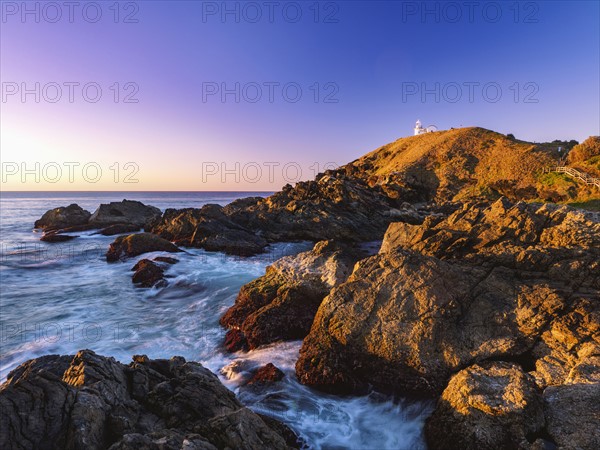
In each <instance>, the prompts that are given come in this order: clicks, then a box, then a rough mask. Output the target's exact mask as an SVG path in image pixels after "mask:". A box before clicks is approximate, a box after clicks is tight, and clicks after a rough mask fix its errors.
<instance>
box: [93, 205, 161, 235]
mask: <svg viewBox="0 0 600 450" xmlns="http://www.w3.org/2000/svg"><path fill="white" fill-rule="evenodd" d="M161 214H162V213H161V211H160V209H158V208H156V207H154V206H148V205H144V204H143V203H142V202H138V201H134V200H123V201H121V202H111V203H108V204H102V205H100V206H99V207H98V209H97V210H96V211H95V212H94V214H92V215H91V217H90V218H89V222H90V224H92V225H95V226H96V227H97V228H104V227H108V226H110V225H135V226H137V227H139V228H142V227H144V226H145V225H146V224H147V223H150V222H152V221H154V220H157V219H158V218H160V216H161Z"/></svg>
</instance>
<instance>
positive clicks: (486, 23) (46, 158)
mask: <svg viewBox="0 0 600 450" xmlns="http://www.w3.org/2000/svg"><path fill="white" fill-rule="evenodd" d="M599 5H600V2H597V1H581V2H577V1H567V2H560V1H547V2H546V1H540V2H514V1H506V2H504V1H500V2H479V1H477V2H462V1H459V2H420V1H419V2H412V1H369V2H362V1H338V2H331V1H325V2H316V1H310V0H309V1H300V2H293V1H290V2H287V1H275V2H268V1H258V2H220V1H219V2H212V1H208V2H202V1H169V2H163V1H138V2H115V1H114V0H111V1H106V2H104V1H98V2H71V3H69V2H60V1H59V2H21V1H18V2H12V1H2V5H1V6H2V18H1V21H0V27H1V28H0V79H1V82H2V100H1V103H0V159H1V161H2V185H1V187H2V190H5V191H8V190H53V191H56V190H101V191H106V190H114V191H135V190H140V191H149V190H156V191H169V190H188V191H201V190H218V191H222V190H228V191H241V190H248V191H274V190H278V189H280V188H281V187H282V186H283V185H284V184H286V183H287V182H290V183H292V184H293V183H294V182H296V181H299V180H305V179H312V178H313V177H314V176H315V175H316V174H317V173H318V172H322V171H323V170H325V169H327V168H333V167H335V166H339V165H342V164H345V163H347V162H349V161H352V160H354V159H356V158H358V157H360V156H361V155H363V154H364V153H367V152H369V151H371V150H373V149H375V148H377V147H380V146H382V145H384V144H386V143H388V142H391V141H394V140H396V139H398V138H400V137H404V136H409V135H411V134H412V133H413V131H412V129H413V127H414V124H415V121H416V120H417V119H420V120H421V121H422V122H423V124H424V125H435V126H436V127H437V128H438V129H440V130H443V129H449V128H451V127H460V126H480V127H484V128H488V129H492V130H495V131H498V132H501V133H512V134H514V135H515V136H516V137H517V138H519V139H523V140H527V141H532V142H544V141H552V140H555V139H561V140H565V139H566V140H571V139H576V140H578V141H582V140H584V139H585V138H586V137H588V136H590V135H598V134H600V129H599V128H600V93H599V89H600V87H599V86H600V7H599Z"/></svg>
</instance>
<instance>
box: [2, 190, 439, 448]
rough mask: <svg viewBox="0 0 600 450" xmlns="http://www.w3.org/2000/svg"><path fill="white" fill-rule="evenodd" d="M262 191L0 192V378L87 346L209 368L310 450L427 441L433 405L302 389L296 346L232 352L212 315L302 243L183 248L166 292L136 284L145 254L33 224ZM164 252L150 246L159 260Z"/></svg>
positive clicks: (106, 239) (123, 356)
mask: <svg viewBox="0 0 600 450" xmlns="http://www.w3.org/2000/svg"><path fill="white" fill-rule="evenodd" d="M269 194H270V193H264V192H258V193H257V192H2V193H1V194H0V240H1V248H0V286H1V287H0V378H1V380H2V381H4V380H5V379H6V376H7V375H8V373H9V372H10V371H11V370H12V369H14V368H15V367H16V366H18V365H19V364H21V363H22V362H24V361H26V360H28V359H31V358H35V357H38V356H42V355H47V354H74V353H75V352H77V351H78V350H80V349H84V348H88V349H91V350H93V351H95V352H97V353H99V354H101V355H106V356H113V357H115V358H116V359H117V360H119V361H121V362H123V363H128V362H129V361H131V357H132V355H135V354H145V355H148V356H149V357H150V358H170V357H171V356H174V355H179V356H183V357H185V358H186V359H187V360H191V361H198V362H200V363H202V364H203V365H204V366H205V367H207V368H209V369H210V370H212V371H213V372H214V373H216V374H217V375H218V376H219V377H220V379H221V381H222V382H223V383H224V384H225V385H226V386H227V387H228V388H229V389H231V390H232V391H234V392H235V393H236V394H237V395H238V397H239V398H240V400H241V401H242V402H243V403H244V404H245V405H247V406H248V407H250V408H251V409H252V410H254V411H256V412H260V413H262V414H266V415H269V416H272V417H275V418H277V419H279V420H281V421H283V422H285V423H286V424H288V425H289V426H290V427H291V428H292V429H293V430H294V431H296V433H297V434H299V435H300V436H301V437H302V438H303V439H304V440H305V442H306V443H307V445H308V447H310V448H315V449H395V450H396V449H409V448H410V449H415V448H424V444H423V440H422V426H423V422H424V419H425V417H426V416H427V414H428V413H429V412H430V411H431V406H432V405H431V404H430V403H429V402H416V401H408V400H405V399H399V398H393V397H391V396H388V395H384V394H380V393H375V392H373V393H371V394H369V395H364V396H352V397H350V396H348V397H339V396H332V395H327V394H323V393H321V392H318V391H315V390H312V389H309V388H307V387H305V386H303V385H301V384H299V383H298V382H297V380H296V377H295V372H294V364H295V362H296V359H297V357H298V351H299V349H300V346H301V342H300V341H298V342H288V343H280V344H275V345H271V346H268V347H264V348H260V349H258V350H254V351H250V352H238V353H234V354H230V353H227V352H225V351H224V349H223V346H222V343H223V340H224V336H225V330H224V329H223V328H221V326H220V325H219V323H218V321H219V318H220V317H221V315H222V314H223V313H224V312H225V311H226V310H227V308H228V307H229V306H231V305H232V304H233V303H234V301H235V297H236V295H237V293H238V291H239V289H240V287H241V286H242V285H244V284H245V283H248V282H249V281H251V280H253V279H255V278H257V277H259V276H261V275H263V274H264V271H265V268H266V266H268V265H269V264H270V263H272V262H273V261H275V260H276V259H278V258H280V257H282V256H284V255H292V254H296V253H298V252H300V251H304V250H307V249H310V248H311V247H312V244H310V243H308V242H294V243H278V244H274V245H271V246H270V247H269V248H268V251H267V252H266V253H264V254H261V255H258V256H254V257H249V258H240V257H235V256H228V255H225V254H222V253H218V252H206V251H204V250H201V249H185V250H186V251H185V253H179V254H177V255H175V256H176V258H177V259H179V263H177V264H175V265H173V266H171V267H169V268H168V269H167V271H166V275H167V277H168V281H169V283H168V285H167V286H166V287H164V288H152V289H139V288H136V287H134V285H133V283H132V282H131V271H130V269H131V267H133V265H134V264H135V262H136V261H137V260H139V259H142V258H145V257H153V256H155V254H152V253H151V254H145V255H141V256H139V257H137V258H132V259H130V260H127V261H126V262H119V263H112V264H109V263H107V262H106V260H105V258H104V254H105V252H106V250H107V248H108V246H109V244H110V243H111V242H112V241H113V240H114V239H115V237H114V236H102V235H98V234H94V231H93V230H92V231H86V232H81V233H75V234H76V235H78V236H79V237H78V238H77V239H74V240H72V241H69V242H64V243H45V242H41V241H39V238H40V233H38V232H35V231H34V230H33V223H34V222H35V220H37V219H38V218H40V217H41V216H42V214H43V213H44V212H46V211H47V210H48V209H51V208H55V207H58V206H67V205H69V204H71V203H77V204H78V205H80V206H81V207H83V208H84V209H87V210H88V211H90V212H93V211H94V210H95V209H96V208H97V207H98V206H99V205H100V204H101V203H108V202H111V201H120V200H123V199H128V200H139V201H141V202H143V203H145V204H149V205H153V206H156V207H158V208H160V209H161V210H163V211H164V210H165V209H166V208H184V207H197V208H198V207H201V206H203V205H205V204H208V203H217V204H220V205H225V204H227V203H229V202H231V201H233V200H235V199H238V198H241V197H247V196H266V195H269ZM158 254H159V253H156V255H158ZM269 362H272V363H273V364H275V365H276V366H277V367H279V368H280V369H282V370H283V371H284V372H285V373H286V375H287V376H286V377H285V378H284V380H283V381H282V382H280V383H277V384H275V385H273V387H272V388H269V389H267V390H256V389H248V388H245V387H244V386H243V384H244V382H245V381H246V380H247V378H248V376H249V374H250V372H252V371H253V370H254V369H256V368H257V367H259V366H261V365H264V364H266V363H269Z"/></svg>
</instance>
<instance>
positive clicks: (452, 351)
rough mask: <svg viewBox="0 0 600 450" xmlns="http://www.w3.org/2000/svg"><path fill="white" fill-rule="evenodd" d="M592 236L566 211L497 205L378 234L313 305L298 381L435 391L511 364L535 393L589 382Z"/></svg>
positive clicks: (597, 307) (595, 323)
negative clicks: (463, 373)
mask: <svg viewBox="0 0 600 450" xmlns="http://www.w3.org/2000/svg"><path fill="white" fill-rule="evenodd" d="M598 239H600V225H599V224H598V223H595V222H592V221H590V220H588V219H586V218H585V216H584V215H582V214H579V213H578V212H576V211H573V210H571V209H569V208H558V207H556V208H555V207H549V206H542V207H540V205H526V204H524V203H516V204H513V203H511V202H508V201H506V200H505V199H501V200H499V201H498V202H495V203H494V204H491V205H490V204H485V203H481V204H476V203H472V204H468V205H465V206H464V207H463V208H461V209H460V210H458V211H456V212H455V213H453V214H451V215H450V216H448V217H447V218H439V217H434V218H427V219H426V220H425V221H424V222H423V224H422V225H410V224H400V225H395V226H393V227H390V230H389V231H388V233H387V234H386V239H385V240H384V243H383V245H382V250H381V252H380V254H379V255H376V256H372V257H370V258H367V259H364V260H362V261H360V262H359V263H358V264H357V265H356V267H355V269H354V272H353V273H352V275H350V277H349V278H348V280H347V281H346V282H345V283H342V284H341V285H339V286H337V287H334V288H333V290H332V291H331V292H330V293H329V295H328V296H327V297H326V299H325V300H324V301H323V302H322V304H321V306H320V307H319V310H318V312H317V314H316V316H315V320H314V323H313V325H312V328H311V331H310V333H309V335H308V336H307V337H306V339H305V340H304V343H303V346H302V349H301V351H300V358H299V360H298V362H297V365H296V371H297V374H298V376H299V379H300V380H301V382H303V383H306V384H308V385H311V386H314V387H318V388H321V389H325V390H329V391H334V392H355V391H361V390H363V389H365V388H366V387H367V386H368V385H374V386H376V387H379V388H381V389H391V390H397V391H399V392H402V393H409V394H415V395H429V396H436V395H439V394H440V393H441V392H442V391H443V389H444V387H445V385H446V381H447V380H448V378H449V377H450V376H451V375H452V374H453V373H456V372H457V371H459V370H461V369H462V368H464V367H467V366H469V365H472V364H475V363H481V362H484V361H486V360H489V359H504V360H511V361H516V360H519V361H521V362H523V364H524V365H526V366H527V370H531V371H532V375H533V376H534V378H535V380H536V382H537V383H538V386H539V387H540V388H541V389H544V388H545V387H546V386H548V385H553V384H562V383H564V382H565V381H566V379H567V377H569V374H570V373H573V377H580V376H586V377H594V376H596V375H594V374H596V373H597V371H596V370H597V360H596V359H594V358H593V356H595V355H598V354H600V351H599V350H600V347H599V339H598V336H600V334H599V333H600V304H599V303H598V299H599V298H600V246H598V242H599V241H598ZM575 368H579V369H578V370H577V371H575V372H573V370H575Z"/></svg>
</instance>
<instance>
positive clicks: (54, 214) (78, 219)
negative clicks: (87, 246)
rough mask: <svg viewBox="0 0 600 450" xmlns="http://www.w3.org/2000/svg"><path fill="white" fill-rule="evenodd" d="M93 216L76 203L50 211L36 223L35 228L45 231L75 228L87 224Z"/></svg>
mask: <svg viewBox="0 0 600 450" xmlns="http://www.w3.org/2000/svg"><path fill="white" fill-rule="evenodd" d="M90 216H91V214H90V212H89V211H86V210H84V209H83V208H81V207H80V206H79V205H76V204H75V203H73V204H71V205H69V206H61V207H59V208H54V209H51V210H48V211H46V212H45V213H44V215H43V216H42V217H41V218H40V219H38V220H36V221H35V225H34V226H35V228H42V229H45V230H49V229H53V230H57V229H59V228H66V227H73V226H77V225H85V224H87V222H88V220H89V218H90Z"/></svg>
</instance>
